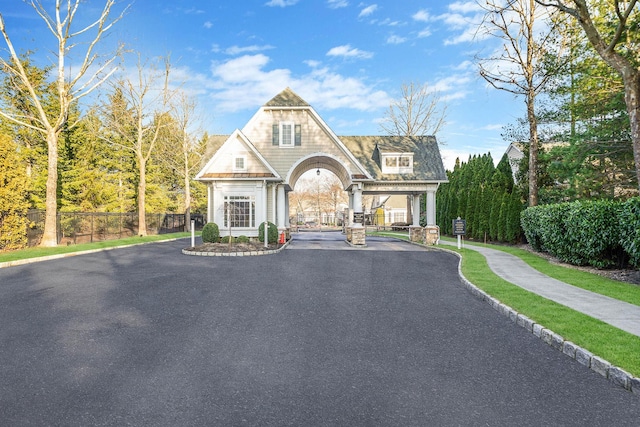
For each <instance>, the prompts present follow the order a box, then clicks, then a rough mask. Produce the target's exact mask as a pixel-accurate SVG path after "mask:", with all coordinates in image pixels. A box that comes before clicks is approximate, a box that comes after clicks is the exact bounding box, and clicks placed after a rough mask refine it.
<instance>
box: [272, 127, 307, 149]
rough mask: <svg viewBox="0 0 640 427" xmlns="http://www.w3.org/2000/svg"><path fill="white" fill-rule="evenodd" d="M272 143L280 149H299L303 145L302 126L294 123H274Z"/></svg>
mask: <svg viewBox="0 0 640 427" xmlns="http://www.w3.org/2000/svg"><path fill="white" fill-rule="evenodd" d="M271 142H272V144H273V145H279V146H280V147H299V146H301V145H302V126H301V125H297V124H295V123H293V122H280V123H274V124H273V127H272V134H271Z"/></svg>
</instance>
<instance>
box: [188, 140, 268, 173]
mask: <svg viewBox="0 0 640 427" xmlns="http://www.w3.org/2000/svg"><path fill="white" fill-rule="evenodd" d="M224 178H229V179H243V178H250V179H252V178H279V176H278V174H277V173H276V172H275V171H274V169H273V168H272V167H271V166H270V165H269V163H268V162H267V161H266V160H265V159H264V158H263V157H262V155H261V154H260V153H259V152H258V151H257V150H256V149H255V147H254V146H253V145H252V144H251V143H250V142H249V140H248V139H247V138H246V137H245V136H244V135H242V133H241V132H240V131H237V130H236V131H235V132H234V133H232V134H231V135H230V136H229V137H228V138H227V139H226V140H225V142H224V143H223V144H222V145H221V146H220V147H219V148H218V149H217V150H216V152H215V154H214V155H213V157H211V159H210V160H209V161H208V162H207V164H206V165H205V166H204V167H203V168H202V170H201V171H200V172H199V173H198V174H197V175H196V179H224Z"/></svg>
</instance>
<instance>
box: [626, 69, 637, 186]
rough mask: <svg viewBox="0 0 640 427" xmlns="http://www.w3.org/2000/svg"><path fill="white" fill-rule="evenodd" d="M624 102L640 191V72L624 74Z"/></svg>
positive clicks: (633, 71)
mask: <svg viewBox="0 0 640 427" xmlns="http://www.w3.org/2000/svg"><path fill="white" fill-rule="evenodd" d="M622 78H623V80H624V101H625V104H626V105H627V112H628V113H629V122H630V124H631V143H632V144H633V160H634V163H635V166H636V178H637V180H638V189H639V190H640V71H638V70H631V72H629V73H628V75H625V74H624V73H623V75H622Z"/></svg>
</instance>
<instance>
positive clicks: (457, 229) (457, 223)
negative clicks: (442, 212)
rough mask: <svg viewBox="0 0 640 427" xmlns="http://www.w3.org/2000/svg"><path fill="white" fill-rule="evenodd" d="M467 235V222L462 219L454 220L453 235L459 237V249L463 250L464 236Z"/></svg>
mask: <svg viewBox="0 0 640 427" xmlns="http://www.w3.org/2000/svg"><path fill="white" fill-rule="evenodd" d="M465 234H467V221H466V220H464V219H460V217H458V218H456V219H454V220H453V235H454V236H458V249H461V248H462V236H464V235H465Z"/></svg>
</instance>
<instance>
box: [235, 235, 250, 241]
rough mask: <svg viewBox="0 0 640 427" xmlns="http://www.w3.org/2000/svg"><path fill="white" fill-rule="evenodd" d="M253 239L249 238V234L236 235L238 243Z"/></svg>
mask: <svg viewBox="0 0 640 427" xmlns="http://www.w3.org/2000/svg"><path fill="white" fill-rule="evenodd" d="M250 241H251V239H249V238H248V237H247V236H238V237H236V242H238V243H249V242H250Z"/></svg>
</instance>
